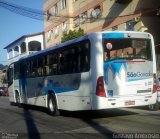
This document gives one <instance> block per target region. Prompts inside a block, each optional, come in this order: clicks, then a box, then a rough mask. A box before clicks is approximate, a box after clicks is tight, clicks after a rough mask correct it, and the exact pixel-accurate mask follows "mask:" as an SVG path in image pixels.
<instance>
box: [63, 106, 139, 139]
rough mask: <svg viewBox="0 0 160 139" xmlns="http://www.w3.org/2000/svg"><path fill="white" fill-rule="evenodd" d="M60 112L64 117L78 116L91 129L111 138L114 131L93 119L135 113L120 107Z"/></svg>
mask: <svg viewBox="0 0 160 139" xmlns="http://www.w3.org/2000/svg"><path fill="white" fill-rule="evenodd" d="M61 113H62V115H63V116H65V117H72V118H79V119H80V120H81V121H83V122H84V123H86V124H88V126H89V127H91V128H92V129H93V130H95V131H96V133H98V134H100V135H102V137H104V138H107V139H108V138H109V139H110V138H113V136H114V134H116V133H115V132H113V131H111V130H110V129H108V128H107V127H105V126H103V123H99V122H97V121H95V119H100V118H109V117H118V116H126V115H136V114H137V113H134V112H129V111H126V110H120V109H109V110H98V111H79V112H67V111H62V112H61ZM86 130H87V129H86ZM85 132H87V131H85ZM89 132H90V131H89ZM92 134H93V133H92ZM95 135H96V134H95Z"/></svg>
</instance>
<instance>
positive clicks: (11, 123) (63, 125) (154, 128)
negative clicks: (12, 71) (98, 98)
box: [0, 96, 160, 139]
mask: <svg viewBox="0 0 160 139" xmlns="http://www.w3.org/2000/svg"><path fill="white" fill-rule="evenodd" d="M124 133H125V134H124ZM0 138H2V139H17V138H18V139H28V138H29V139H32V138H33V139H50V138H51V139H55V138H63V139H72V138H73V139H81V138H82V139H88V138H90V139H94V138H96V139H97V138H116V139H119V138H141V139H146V138H157V139H159V138H160V110H159V111H148V110H147V109H145V108H121V109H111V110H103V111H85V112H64V111H63V112H62V115H61V116H57V117H52V116H50V115H48V114H47V113H46V111H45V109H42V108H35V107H22V108H18V107H16V106H11V105H10V104H9V101H8V97H2V96H0Z"/></svg>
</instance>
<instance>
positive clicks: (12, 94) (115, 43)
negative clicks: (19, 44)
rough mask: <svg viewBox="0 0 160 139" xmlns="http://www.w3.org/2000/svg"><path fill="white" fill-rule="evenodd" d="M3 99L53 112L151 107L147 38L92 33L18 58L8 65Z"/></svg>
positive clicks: (152, 73)
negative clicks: (7, 88) (7, 92)
mask: <svg viewBox="0 0 160 139" xmlns="http://www.w3.org/2000/svg"><path fill="white" fill-rule="evenodd" d="M8 81H9V100H10V102H13V103H17V104H29V105H36V106H42V107H46V108H48V110H49V112H50V114H53V115H56V114H57V113H58V111H59V110H68V111H79V110H99V109H109V108H120V107H133V106H144V105H150V104H154V103H155V102H156V97H157V94H156V84H155V82H156V59H155V48H154V42H153V37H152V35H151V34H149V33H142V32H141V33H140V32H126V31H117V32H97V33H92V34H89V35H86V36H83V37H80V38H77V39H74V40H70V41H68V42H65V43H61V44H59V45H56V46H53V47H50V48H48V49H45V50H43V51H39V52H36V53H33V54H31V55H29V56H26V57H23V58H20V59H19V60H18V61H15V62H14V63H12V64H11V65H10V66H9V69H8Z"/></svg>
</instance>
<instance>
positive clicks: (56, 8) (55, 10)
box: [53, 3, 58, 15]
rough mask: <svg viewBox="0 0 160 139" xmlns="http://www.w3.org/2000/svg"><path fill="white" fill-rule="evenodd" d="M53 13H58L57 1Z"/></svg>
mask: <svg viewBox="0 0 160 139" xmlns="http://www.w3.org/2000/svg"><path fill="white" fill-rule="evenodd" d="M53 10H54V11H53V13H54V15H58V5H57V3H56V4H55V5H54V6H53Z"/></svg>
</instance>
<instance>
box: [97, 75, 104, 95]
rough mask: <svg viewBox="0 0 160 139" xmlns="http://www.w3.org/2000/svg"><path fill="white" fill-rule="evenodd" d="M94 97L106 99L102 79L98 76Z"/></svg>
mask: <svg viewBox="0 0 160 139" xmlns="http://www.w3.org/2000/svg"><path fill="white" fill-rule="evenodd" d="M96 95H97V96H100V97H106V92H105V89H104V78H103V76H100V77H99V78H98V80H97V86H96Z"/></svg>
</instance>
